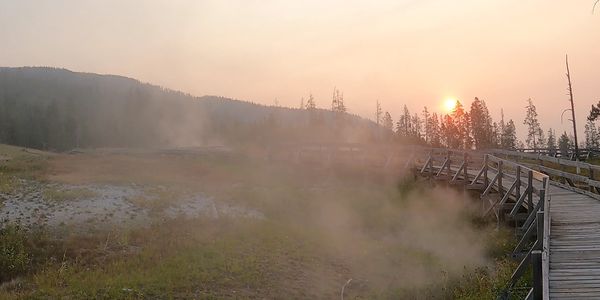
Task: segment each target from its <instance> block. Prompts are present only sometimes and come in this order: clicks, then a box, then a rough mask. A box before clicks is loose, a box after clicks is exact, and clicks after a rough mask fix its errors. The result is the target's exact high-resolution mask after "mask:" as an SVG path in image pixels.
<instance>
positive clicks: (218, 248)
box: [0, 147, 514, 299]
mask: <svg viewBox="0 0 600 300" xmlns="http://www.w3.org/2000/svg"><path fill="white" fill-rule="evenodd" d="M6 149H7V150H4V148H2V151H6V153H11V154H12V155H13V156H14V157H20V155H22V154H23V153H22V151H20V150H19V149H16V148H12V147H8V148H6ZM2 151H0V153H3V152H2ZM25 154H26V155H25V156H23V157H21V158H19V159H18V160H17V159H15V160H14V161H13V162H10V167H4V169H3V170H5V171H7V172H4V173H3V174H7V176H11V178H12V177H28V178H42V179H44V178H48V177H47V176H43V174H46V175H47V174H53V175H56V174H55V173H57V169H56V166H55V165H54V166H53V164H55V163H56V161H60V160H61V159H65V157H53V158H51V159H50V164H49V165H50V167H49V168H50V169H49V170H47V169H46V168H48V167H47V165H48V164H47V157H48V156H46V155H37V154H29V153H25ZM131 159H133V160H136V161H137V160H138V159H139V158H131ZM145 159H148V158H144V160H143V161H142V163H143V165H144V166H147V162H148V161H147V160H145ZM162 159H164V158H162ZM92 160H93V159H92V158H90V161H92ZM178 160H180V158H174V159H173V161H169V163H168V164H167V165H171V164H177V161H178ZM121 163H131V162H130V161H129V160H128V158H124V161H119V164H121ZM183 165H188V166H190V165H194V166H196V167H194V168H197V169H193V170H194V172H191V173H190V174H192V173H202V174H201V176H200V177H199V178H191V179H189V182H185V184H186V185H193V183H194V182H195V183H196V184H198V185H200V187H199V188H201V189H203V190H208V191H210V193H211V194H212V195H213V196H215V197H217V198H218V199H219V200H221V201H229V202H231V203H235V204H241V205H246V206H250V207H253V208H257V209H259V210H261V211H263V212H264V213H265V215H266V217H267V219H266V220H239V219H231V218H221V219H219V220H217V221H215V220H212V221H211V220H174V221H163V220H160V219H157V220H156V221H155V223H154V224H153V225H152V226H151V227H150V228H146V229H132V230H120V231H111V232H97V233H90V234H89V235H87V236H81V235H76V236H75V235H69V233H68V232H66V233H64V234H63V235H62V236H61V237H60V239H56V236H52V235H49V234H48V233H31V232H29V233H25V232H20V231H18V230H13V231H11V232H7V231H6V230H5V231H3V235H2V241H9V242H6V243H4V244H1V243H0V247H4V248H5V249H6V248H7V247H8V248H11V247H12V248H11V249H21V250H20V251H21V252H22V253H24V254H25V255H26V257H27V259H26V260H25V263H26V266H25V267H24V268H23V269H22V270H20V271H19V272H17V273H15V275H14V276H11V278H19V280H18V281H17V282H12V283H5V284H4V285H3V286H2V287H1V288H0V293H2V294H3V297H4V298H9V299H10V298H23V297H25V298H49V297H50V298H58V297H65V296H66V297H71V298H78V299H79V298H81V299H84V298H85V299H87V298H105V299H119V298H120V299H135V298H265V297H266V298H279V299H288V298H310V299H317V298H322V299H330V298H337V297H339V292H340V288H341V286H342V285H343V283H344V282H346V281H347V280H348V279H349V278H354V282H353V284H352V285H351V286H349V287H348V290H347V292H346V296H347V297H359V298H398V297H410V298H415V297H416V298H447V297H456V298H465V299H482V298H490V296H492V294H494V293H496V292H497V290H498V289H499V288H500V287H501V286H502V284H503V282H505V279H506V278H507V276H508V275H509V274H510V271H511V270H512V268H513V267H514V263H512V262H510V261H508V260H506V259H504V258H502V257H503V256H502V254H503V253H505V251H504V249H505V248H510V243H509V242H508V241H509V240H510V239H509V238H508V236H507V235H502V234H501V233H502V231H501V232H495V231H493V230H490V229H488V228H487V227H484V228H481V229H476V230H478V232H480V234H481V236H484V235H487V234H489V233H490V232H491V233H493V234H494V235H492V236H490V238H489V240H488V242H485V244H486V245H487V247H488V248H489V249H487V250H486V253H487V255H488V257H489V258H490V259H492V260H493V259H494V258H497V260H496V263H495V264H492V266H490V267H486V266H484V267H476V266H473V268H471V267H469V268H468V269H464V270H463V271H460V270H458V271H457V270H454V269H452V271H448V272H447V274H445V275H444V276H441V277H440V278H441V280H437V279H434V280H431V281H430V282H419V283H415V282H411V280H412V278H411V277H417V274H416V273H418V272H416V271H414V270H417V269H418V270H420V271H419V272H422V273H423V274H424V276H425V277H431V278H436V277H438V276H440V269H441V270H444V268H446V267H448V266H445V265H443V264H442V265H440V259H441V258H439V257H438V254H436V253H435V252H431V249H429V250H427V249H423V248H420V247H413V246H410V243H406V242H405V241H403V240H390V241H387V240H388V237H389V236H395V235H397V234H401V233H402V228H403V227H406V226H409V225H410V224H406V222H408V221H407V218H406V216H405V215H404V214H403V213H402V211H403V210H404V209H408V208H407V203H406V202H405V200H403V199H406V195H407V194H411V193H415V191H411V189H412V188H410V186H413V185H414V183H410V184H409V185H405V186H409V188H408V191H407V190H406V188H405V189H404V190H399V189H397V187H396V185H395V181H390V180H387V179H386V178H385V177H378V176H375V174H368V176H365V174H364V172H362V171H358V170H352V169H347V170H343V171H338V172H335V171H327V172H324V171H315V170H313V169H311V168H305V167H301V166H297V165H296V166H293V168H290V166H289V165H278V164H265V163H264V162H257V161H252V160H248V159H245V158H240V157H238V158H235V159H231V158H223V157H221V156H215V157H200V158H197V157H196V158H188V160H186V161H184V162H183V163H182V166H183ZM133 166H134V165H130V166H129V167H133ZM156 168H157V169H156V170H159V169H161V168H164V165H163V164H159V165H157V166H156ZM190 168H192V167H191V166H190ZM68 169H69V170H70V171H69V172H75V171H73V170H77V168H75V169H73V168H68ZM199 170H202V172H200V171H199ZM111 171H112V170H110V169H108V170H105V172H107V173H106V174H110V172H111ZM182 172H185V170H182ZM58 173H60V172H58ZM146 173H148V171H147V170H146V169H144V171H143V172H140V174H129V176H130V177H129V178H126V179H127V181H130V180H131V181H134V182H137V181H141V182H152V183H155V184H159V183H160V184H175V183H174V182H172V179H171V176H166V177H165V178H156V177H151V178H148V177H146V176H142V174H146ZM168 173H169V172H167V174H168ZM106 174H100V179H102V178H105V177H102V176H106ZM58 175H60V174H58ZM190 176H192V175H190ZM58 178H60V176H58ZM89 180H94V178H89ZM122 180H125V178H122ZM416 192H417V193H423V191H416ZM434 198H435V197H433V198H432V196H431V195H430V196H429V197H427V196H425V197H423V198H421V199H423V200H424V201H429V202H432V203H435V201H438V199H434ZM469 219H470V217H469V215H465V216H464V220H451V221H452V222H459V223H460V224H462V225H461V226H463V225H465V224H467V225H468V224H469ZM463 223H464V224H463ZM469 226H473V225H472V224H471V225H469ZM499 235H500V236H499ZM15 237H17V238H15ZM382 241H385V242H382ZM491 241H495V242H496V243H492V242H491ZM11 245H12V246H11ZM14 245H20V247H14ZM499 249H500V251H499ZM492 250H495V253H494V251H492ZM20 257H21V259H22V256H20ZM0 265H1V264H0ZM448 268H450V267H448ZM448 270H450V269H448ZM494 270H498V272H495V271H494ZM17 275H19V276H17ZM444 278H445V279H444ZM5 279H6V278H5Z"/></svg>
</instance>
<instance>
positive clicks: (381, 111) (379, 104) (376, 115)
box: [375, 100, 383, 126]
mask: <svg viewBox="0 0 600 300" xmlns="http://www.w3.org/2000/svg"><path fill="white" fill-rule="evenodd" d="M382 113H383V110H381V103H379V100H377V111H376V112H375V119H376V120H377V126H379V125H380V124H381V123H380V121H381V114H382Z"/></svg>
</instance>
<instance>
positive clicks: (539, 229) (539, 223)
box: [533, 211, 544, 250]
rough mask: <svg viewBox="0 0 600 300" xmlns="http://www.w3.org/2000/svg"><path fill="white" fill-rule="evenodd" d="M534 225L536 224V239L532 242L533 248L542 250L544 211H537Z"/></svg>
mask: <svg viewBox="0 0 600 300" xmlns="http://www.w3.org/2000/svg"><path fill="white" fill-rule="evenodd" d="M535 225H536V234H537V237H536V241H535V244H533V249H534V250H542V246H543V242H544V212H543V211H538V212H537V213H536V216H535Z"/></svg>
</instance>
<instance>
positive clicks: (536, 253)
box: [531, 250, 543, 300]
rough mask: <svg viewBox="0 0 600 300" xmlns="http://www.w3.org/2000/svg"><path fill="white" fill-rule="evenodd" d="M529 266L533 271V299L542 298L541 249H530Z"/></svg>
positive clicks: (538, 299)
mask: <svg viewBox="0 0 600 300" xmlns="http://www.w3.org/2000/svg"><path fill="white" fill-rule="evenodd" d="M531 265H532V266H531V267H532V269H533V270H532V271H533V299H534V300H542V298H543V295H542V251H541V250H533V251H531Z"/></svg>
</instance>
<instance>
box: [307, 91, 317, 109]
mask: <svg viewBox="0 0 600 300" xmlns="http://www.w3.org/2000/svg"><path fill="white" fill-rule="evenodd" d="M316 108H317V105H316V104H315V98H313V95H312V94H310V95H308V100H307V101H306V109H307V110H314V109H316Z"/></svg>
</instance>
